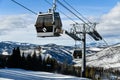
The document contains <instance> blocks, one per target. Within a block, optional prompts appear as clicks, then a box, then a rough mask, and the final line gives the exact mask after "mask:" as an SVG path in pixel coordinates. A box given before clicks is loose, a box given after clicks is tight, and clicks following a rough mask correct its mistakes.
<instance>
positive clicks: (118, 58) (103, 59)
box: [76, 44, 120, 69]
mask: <svg viewBox="0 0 120 80" xmlns="http://www.w3.org/2000/svg"><path fill="white" fill-rule="evenodd" d="M80 64H81V61H78V62H77V64H76V66H77V65H80ZM87 65H89V66H96V67H104V68H116V69H117V68H119V69H120V44H116V45H113V46H110V47H108V48H105V49H103V50H101V51H100V52H97V53H94V54H91V55H88V56H87Z"/></svg>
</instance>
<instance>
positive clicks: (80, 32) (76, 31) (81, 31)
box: [65, 23, 102, 77]
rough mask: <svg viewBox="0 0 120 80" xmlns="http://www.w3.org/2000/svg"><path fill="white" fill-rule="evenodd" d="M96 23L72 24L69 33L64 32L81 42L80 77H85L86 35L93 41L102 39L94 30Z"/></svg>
mask: <svg viewBox="0 0 120 80" xmlns="http://www.w3.org/2000/svg"><path fill="white" fill-rule="evenodd" d="M95 27H96V23H90V24H88V23H83V24H78V23H76V24H72V28H71V29H70V32H68V31H65V33H66V34H67V35H69V36H70V37H71V38H73V39H74V40H76V41H82V66H81V77H86V76H85V72H86V34H88V35H90V36H91V37H93V39H94V40H96V41H99V40H102V37H101V36H100V34H99V33H98V32H97V31H96V29H95Z"/></svg>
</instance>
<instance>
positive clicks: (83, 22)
mask: <svg viewBox="0 0 120 80" xmlns="http://www.w3.org/2000/svg"><path fill="white" fill-rule="evenodd" d="M57 2H58V3H59V4H60V5H61V6H63V7H64V8H65V9H67V10H68V11H69V12H71V13H72V14H73V15H74V16H76V17H77V18H78V19H80V20H81V21H82V22H83V23H84V24H86V25H87V26H89V27H91V26H90V25H89V24H88V23H86V22H85V21H84V20H83V19H82V18H80V17H79V16H78V15H77V14H75V13H74V12H73V11H72V10H70V9H69V8H67V7H66V6H65V5H64V4H62V3H61V2H60V1H59V0H57Z"/></svg>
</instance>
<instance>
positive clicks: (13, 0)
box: [11, 0, 37, 15]
mask: <svg viewBox="0 0 120 80" xmlns="http://www.w3.org/2000/svg"><path fill="white" fill-rule="evenodd" d="M11 1H12V2H14V3H16V4H18V5H19V6H21V7H23V8H24V9H26V10H28V11H30V12H31V13H33V14H35V15H37V13H36V12H34V11H32V10H31V9H29V8H27V7H25V6H24V5H22V4H20V3H18V2H17V1H15V0H11Z"/></svg>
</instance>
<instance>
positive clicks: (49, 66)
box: [0, 47, 120, 80]
mask: <svg viewBox="0 0 120 80" xmlns="http://www.w3.org/2000/svg"><path fill="white" fill-rule="evenodd" d="M0 68H21V69H25V70H33V71H46V72H53V73H60V74H66V75H73V76H78V77H80V75H81V67H76V66H73V65H69V64H67V63H61V62H58V61H57V60H56V59H54V58H51V57H47V58H44V59H42V56H41V54H39V55H36V52H35V51H34V54H32V55H31V54H28V55H27V56H25V54H24V52H23V53H20V48H19V47H17V48H14V49H13V51H12V55H9V56H8V55H7V56H5V55H0ZM96 74H97V75H99V79H100V78H101V77H103V76H108V77H109V75H110V74H114V75H119V74H120V71H119V70H114V69H112V68H111V69H104V68H101V67H87V68H86V77H87V78H91V79H94V80H96V79H95V78H96ZM97 80H98V79H97Z"/></svg>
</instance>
